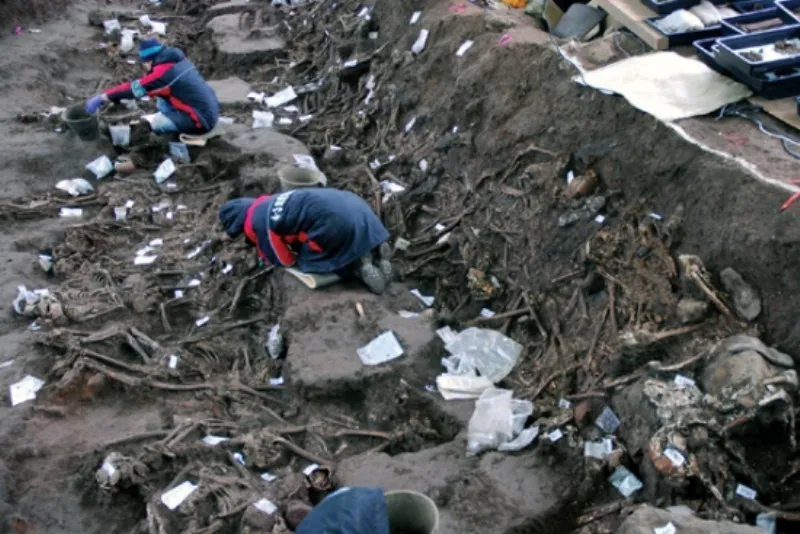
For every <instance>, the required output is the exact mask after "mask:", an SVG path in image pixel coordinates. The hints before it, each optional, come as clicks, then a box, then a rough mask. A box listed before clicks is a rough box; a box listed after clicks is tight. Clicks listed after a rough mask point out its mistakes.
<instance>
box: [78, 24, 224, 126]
mask: <svg viewBox="0 0 800 534" xmlns="http://www.w3.org/2000/svg"><path fill="white" fill-rule="evenodd" d="M139 60H140V61H141V62H142V66H143V67H144V69H145V70H146V71H147V74H146V75H145V76H144V77H142V78H139V79H138V80H134V81H132V82H125V83H123V84H121V85H118V86H116V87H113V88H111V89H109V90H108V91H106V92H104V93H102V94H100V95H97V96H94V97H92V98H91V99H89V101H88V102H86V106H85V109H86V111H87V112H88V113H95V112H97V110H99V109H100V108H101V107H102V106H103V103H105V102H119V101H120V100H123V99H128V100H132V99H134V98H142V97H145V96H150V97H155V98H156V107H157V108H158V113H157V114H156V116H155V117H154V118H153V120H152V121H151V123H150V124H151V127H152V129H153V131H154V132H155V133H158V134H164V133H184V134H188V135H203V134H206V133H208V132H210V131H211V130H213V129H214V127H215V126H216V125H217V122H218V121H219V101H218V100H217V95H216V94H215V93H214V90H213V89H212V88H211V86H209V85H208V84H207V83H206V81H205V80H204V79H203V77H202V76H201V75H200V73H199V72H198V71H197V67H195V66H194V64H193V63H192V62H191V61H189V60H188V59H186V56H185V55H184V54H183V52H182V51H181V50H179V49H177V48H171V47H168V46H164V45H163V44H161V43H160V42H159V41H158V40H157V39H144V40H142V41H139Z"/></svg>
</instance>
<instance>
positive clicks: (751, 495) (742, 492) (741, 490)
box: [736, 484, 757, 501]
mask: <svg viewBox="0 0 800 534" xmlns="http://www.w3.org/2000/svg"><path fill="white" fill-rule="evenodd" d="M736 495H738V496H739V497H743V498H745V499H748V500H750V501H754V500H756V495H757V493H756V490H754V489H753V488H748V487H747V486H744V485H742V484H739V485H738V486H736Z"/></svg>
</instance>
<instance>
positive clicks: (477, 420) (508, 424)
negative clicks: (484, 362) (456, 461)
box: [467, 388, 513, 456]
mask: <svg viewBox="0 0 800 534" xmlns="http://www.w3.org/2000/svg"><path fill="white" fill-rule="evenodd" d="M512 394H513V393H512V391H511V390H508V389H496V388H491V389H487V390H486V391H484V392H483V394H482V395H481V396H480V398H479V399H478V400H477V401H475V411H474V412H473V413H472V417H470V419H469V425H468V426H467V456H475V455H476V454H480V453H481V452H483V451H487V450H494V449H497V447H499V446H500V445H501V444H503V443H506V442H507V441H509V440H510V439H511V438H512V435H513V426H512V425H513V423H512V414H513V411H512V403H511V396H512Z"/></svg>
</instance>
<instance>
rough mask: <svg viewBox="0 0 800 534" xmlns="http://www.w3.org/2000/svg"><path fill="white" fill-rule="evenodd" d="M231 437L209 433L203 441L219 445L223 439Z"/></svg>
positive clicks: (226, 439) (207, 443)
mask: <svg viewBox="0 0 800 534" xmlns="http://www.w3.org/2000/svg"><path fill="white" fill-rule="evenodd" d="M229 439H230V438H224V437H222V436H213V435H211V434H209V435H207V436H206V437H204V438H203V443H205V444H206V445H211V446H214V445H219V444H220V443H222V442H223V441H228V440H229Z"/></svg>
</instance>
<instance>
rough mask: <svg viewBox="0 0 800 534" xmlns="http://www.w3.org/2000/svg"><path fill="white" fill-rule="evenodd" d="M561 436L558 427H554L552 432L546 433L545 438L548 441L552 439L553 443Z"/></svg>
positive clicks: (561, 433) (562, 434) (562, 435)
mask: <svg viewBox="0 0 800 534" xmlns="http://www.w3.org/2000/svg"><path fill="white" fill-rule="evenodd" d="M563 437H564V433H563V432H561V429H560V428H556V429H555V430H553V431H552V432H550V433H549V434H547V438H548V439H549V440H550V441H552V442H553V443H555V442H556V441H558V440H560V439H561V438H563Z"/></svg>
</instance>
